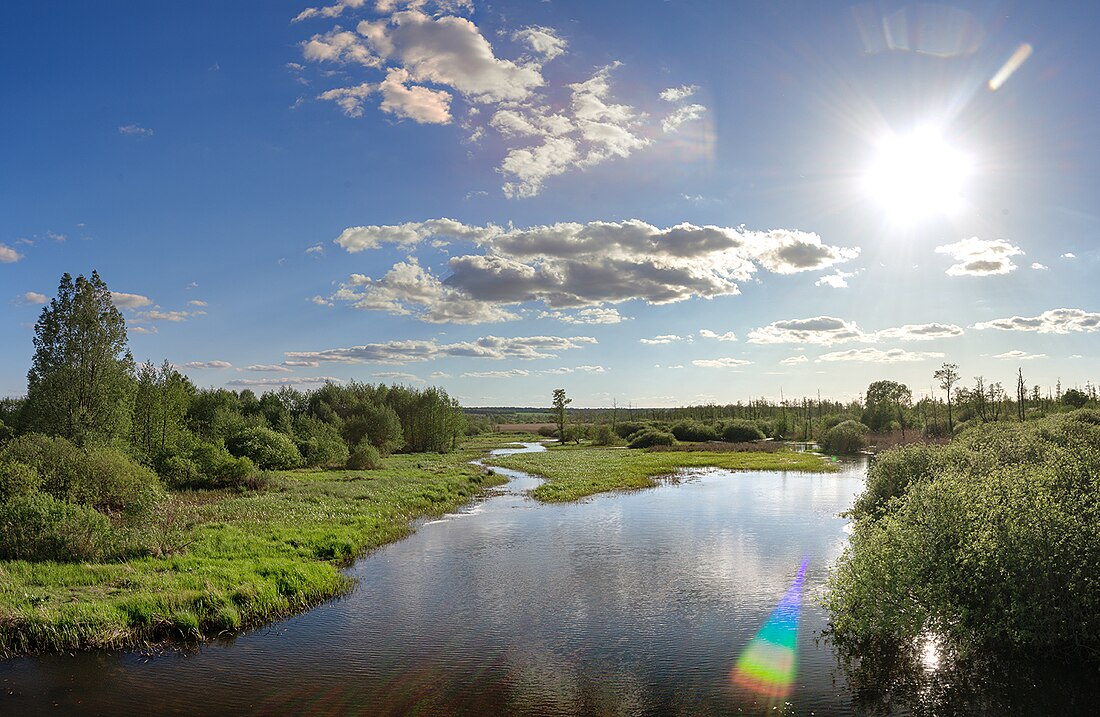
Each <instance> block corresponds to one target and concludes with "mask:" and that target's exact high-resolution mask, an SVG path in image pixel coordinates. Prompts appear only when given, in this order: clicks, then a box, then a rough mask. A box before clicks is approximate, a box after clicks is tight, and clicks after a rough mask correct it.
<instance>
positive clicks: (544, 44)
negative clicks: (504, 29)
mask: <svg viewBox="0 0 1100 717" xmlns="http://www.w3.org/2000/svg"><path fill="white" fill-rule="evenodd" d="M512 39H513V40H515V41H516V42H519V43H522V44H524V45H526V46H527V47H529V48H530V49H531V51H532V52H534V53H535V54H537V55H540V56H541V57H542V59H543V60H553V59H554V58H555V57H560V56H561V55H563V54H565V47H566V42H565V40H563V39H562V38H560V37H558V34H557V32H556V31H555V30H553V29H552V28H549V27H537V26H532V27H525V28H523V29H522V30H519V31H517V32H514V33H512Z"/></svg>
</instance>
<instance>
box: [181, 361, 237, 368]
mask: <svg viewBox="0 0 1100 717" xmlns="http://www.w3.org/2000/svg"><path fill="white" fill-rule="evenodd" d="M184 367H185V368H233V364H231V363H229V362H228V361H188V362H187V363H185V364H184Z"/></svg>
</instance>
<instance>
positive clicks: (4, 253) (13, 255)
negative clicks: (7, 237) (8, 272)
mask: <svg viewBox="0 0 1100 717" xmlns="http://www.w3.org/2000/svg"><path fill="white" fill-rule="evenodd" d="M22 258H23V255H22V254H20V253H19V252H17V251H16V250H15V249H12V248H11V247H10V246H8V245H7V244H4V243H3V242H0V264H14V263H15V262H17V261H19V260H20V259H22Z"/></svg>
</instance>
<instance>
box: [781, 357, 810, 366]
mask: <svg viewBox="0 0 1100 717" xmlns="http://www.w3.org/2000/svg"><path fill="white" fill-rule="evenodd" d="M809 361H810V359H808V358H806V357H805V356H801V355H800V356H788V357H787V358H785V359H783V360H782V361H780V362H779V363H781V364H783V365H784V366H797V365H798V364H800V363H809Z"/></svg>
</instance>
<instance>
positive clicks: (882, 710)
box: [826, 636, 1100, 715]
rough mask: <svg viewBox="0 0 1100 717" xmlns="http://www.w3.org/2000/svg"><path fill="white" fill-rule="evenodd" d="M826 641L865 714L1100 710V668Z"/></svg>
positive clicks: (1091, 712)
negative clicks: (832, 646)
mask: <svg viewBox="0 0 1100 717" xmlns="http://www.w3.org/2000/svg"><path fill="white" fill-rule="evenodd" d="M826 639H827V640H830V641H833V642H834V644H835V654H836V657H837V664H838V668H839V671H840V673H841V675H842V676H843V677H844V679H845V680H846V681H847V685H848V691H849V693H850V694H851V696H852V707H853V708H854V710H855V712H856V713H857V714H868V715H888V714H914V715H1048V714H1049V715H1077V714H1081V715H1085V714H1088V715H1094V714H1096V709H1097V705H1098V704H1100V664H1098V663H1093V664H1091V665H1089V664H1085V663H1081V662H1072V663H1062V662H1058V661H1056V660H1050V659H1047V660H1042V661H1038V660H1034V659H1031V658H1029V657H1028V656H1026V655H982V656H980V657H978V656H962V655H959V654H956V653H953V652H950V651H946V650H935V649H934V648H933V651H932V652H931V653H930V652H929V649H928V648H927V646H926V645H925V644H920V643H918V644H896V643H895V644H886V643H877V644H870V643H868V642H861V643H859V644H855V643H854V642H851V641H848V640H837V639H836V638H835V637H833V636H829V637H827V638H826Z"/></svg>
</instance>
